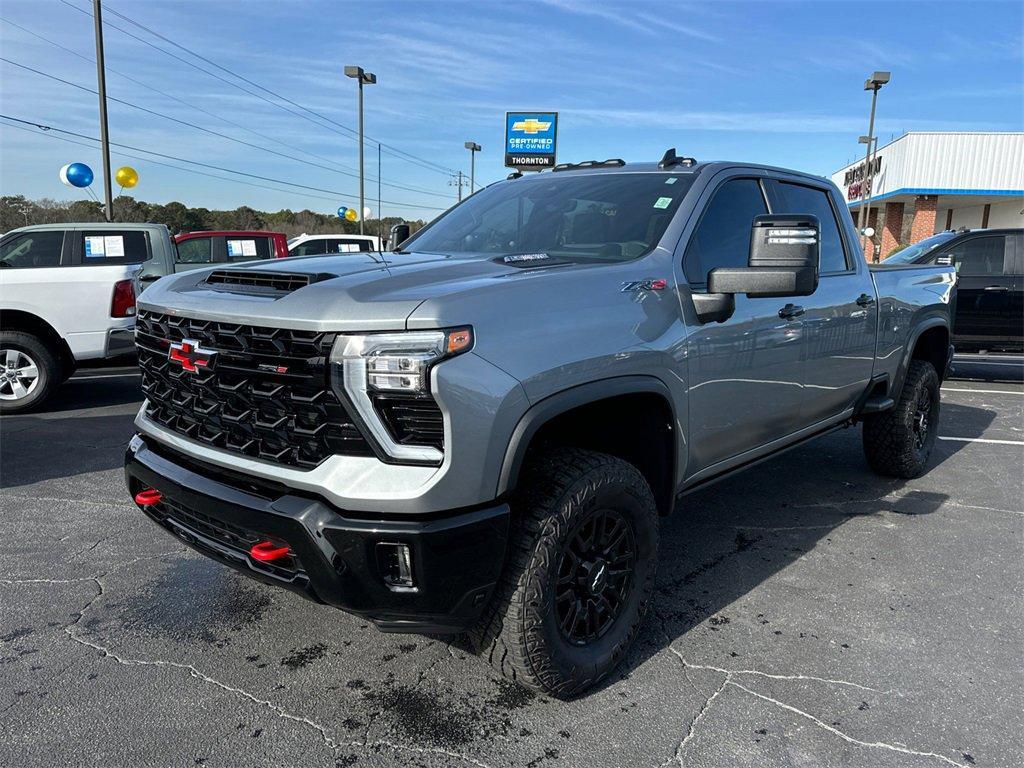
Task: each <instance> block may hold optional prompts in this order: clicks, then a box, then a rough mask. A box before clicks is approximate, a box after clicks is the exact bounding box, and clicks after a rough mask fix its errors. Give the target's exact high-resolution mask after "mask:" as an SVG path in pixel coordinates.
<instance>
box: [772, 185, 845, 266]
mask: <svg viewBox="0 0 1024 768" xmlns="http://www.w3.org/2000/svg"><path fill="white" fill-rule="evenodd" d="M779 192H781V193H782V206H783V210H782V211H776V213H810V214H813V215H814V216H817V217H818V223H819V224H820V226H821V266H820V271H821V272H842V271H844V270H846V269H847V267H848V265H847V263H846V254H845V252H844V251H843V239H842V237H840V235H839V225H838V224H837V223H836V214H835V211H834V210H833V209H832V204H831V203H829V200H828V194H827V193H826V192H824V191H822V190H820V189H814V188H812V187H805V186H803V185H802V184H789V183H788V182H785V181H780V182H779Z"/></svg>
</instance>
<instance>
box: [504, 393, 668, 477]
mask: <svg viewBox="0 0 1024 768" xmlns="http://www.w3.org/2000/svg"><path fill="white" fill-rule="evenodd" d="M635 394H656V395H660V396H661V397H663V398H664V399H665V402H666V403H668V407H669V409H670V411H671V413H672V425H673V432H674V431H675V430H676V429H678V422H677V420H676V407H675V402H674V401H673V399H672V393H671V391H670V390H669V388H668V385H666V384H665V382H663V381H662V380H661V379H659V378H657V377H656V376H651V375H642V374H640V375H627V376H615V377H613V378H609V379H599V380H597V381H591V382H587V383H586V384H580V385H578V386H575V387H570V388H569V389H563V390H561V391H559V392H555V393H554V394H551V395H548V396H547V397H545V398H544V399H543V400H540V401H539V402H537V403H535V404H534V405H532V406H530V408H529V409H528V410H527V411H526V413H525V414H523V416H522V417H521V418H520V419H519V422H518V423H517V424H516V426H515V429H514V430H512V437H511V438H510V439H509V443H508V446H507V447H506V449H505V458H504V460H503V461H502V464H501V473H500V474H499V476H498V490H497V493H498V496H501V495H502V494H504V493H507V492H508V491H509V490H510V489H512V488H515V486H516V482H517V481H518V480H519V471H520V470H521V469H522V466H523V460H524V458H525V457H526V451H527V449H528V448H529V446H530V442H531V441H532V440H533V437H534V436H535V435H536V434H537V432H538V430H539V429H540V428H541V427H542V426H544V425H545V424H546V423H548V422H549V421H551V419H553V418H555V417H556V416H559V415H561V414H563V413H567V412H568V411H571V410H573V409H574V408H578V407H579V406H581V405H587V404H589V403H596V402H598V401H600V400H607V399H608V398H611V397H616V396H619V395H635ZM677 450H678V446H676V447H675V448H674V452H673V453H674V454H675V451H677ZM672 474H673V478H672V488H673V490H675V489H676V488H678V483H679V477H678V462H677V461H676V456H675V455H673V456H672Z"/></svg>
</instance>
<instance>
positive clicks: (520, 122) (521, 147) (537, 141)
mask: <svg viewBox="0 0 1024 768" xmlns="http://www.w3.org/2000/svg"><path fill="white" fill-rule="evenodd" d="M557 137H558V113H557V112H506V113H505V165H506V166H507V167H509V168H517V169H519V170H530V169H532V170H540V169H542V168H551V167H553V166H554V165H555V150H556V145H557Z"/></svg>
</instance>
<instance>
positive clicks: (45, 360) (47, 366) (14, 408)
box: [0, 331, 61, 414]
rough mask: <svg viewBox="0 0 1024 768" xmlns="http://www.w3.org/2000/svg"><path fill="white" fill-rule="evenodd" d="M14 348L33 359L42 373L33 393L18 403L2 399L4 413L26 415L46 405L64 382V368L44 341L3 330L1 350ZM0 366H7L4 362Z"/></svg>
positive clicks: (24, 334) (1, 405)
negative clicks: (62, 369)
mask: <svg viewBox="0 0 1024 768" xmlns="http://www.w3.org/2000/svg"><path fill="white" fill-rule="evenodd" d="M7 349H14V350H18V351H20V352H22V353H23V354H25V355H27V356H28V357H29V358H31V360H32V362H33V363H35V366H36V369H37V370H38V378H37V380H36V382H35V386H34V387H33V388H32V391H31V392H29V394H28V395H27V396H26V397H23V398H21V399H18V400H0V413H2V414H15V413H25V412H26V411H30V410H32V409H33V408H35V407H37V406H39V405H40V404H42V403H43V401H45V400H46V399H47V398H48V397H49V396H50V395H51V394H52V393H53V390H54V389H56V387H57V385H58V384H60V382H61V365H60V361H59V360H58V359H57V355H56V353H55V352H54V350H52V349H50V348H49V347H48V346H47V345H46V344H45V343H44V342H43V341H42V340H41V339H39V338H38V337H37V336H33V335H32V334H30V333H23V332H21V331H0V350H7ZM0 365H6V361H5V360H0Z"/></svg>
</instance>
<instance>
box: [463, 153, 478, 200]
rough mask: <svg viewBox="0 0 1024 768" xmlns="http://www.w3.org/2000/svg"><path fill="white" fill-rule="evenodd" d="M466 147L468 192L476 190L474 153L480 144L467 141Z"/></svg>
mask: <svg viewBox="0 0 1024 768" xmlns="http://www.w3.org/2000/svg"><path fill="white" fill-rule="evenodd" d="M465 147H466V149H468V150H469V194H471V195H472V194H473V193H474V192H476V153H477V152H479V151H480V145H479V144H477V143H476V142H475V141H467V142H466V144H465Z"/></svg>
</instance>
